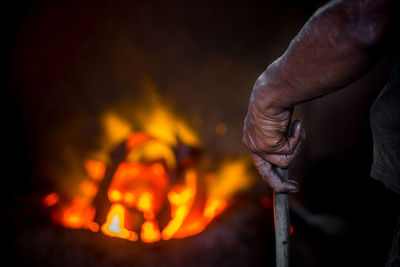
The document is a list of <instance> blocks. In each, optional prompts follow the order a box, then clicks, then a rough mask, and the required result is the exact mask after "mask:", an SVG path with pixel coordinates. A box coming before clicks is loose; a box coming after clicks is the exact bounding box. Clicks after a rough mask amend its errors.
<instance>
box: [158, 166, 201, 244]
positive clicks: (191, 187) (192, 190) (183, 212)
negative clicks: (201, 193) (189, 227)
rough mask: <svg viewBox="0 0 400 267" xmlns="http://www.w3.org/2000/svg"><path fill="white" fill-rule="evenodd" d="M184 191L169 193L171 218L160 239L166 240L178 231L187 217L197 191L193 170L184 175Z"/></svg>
mask: <svg viewBox="0 0 400 267" xmlns="http://www.w3.org/2000/svg"><path fill="white" fill-rule="evenodd" d="M185 182H186V184H185V187H186V188H185V189H184V190H182V191H181V192H174V191H171V192H170V193H168V200H169V201H170V203H171V217H172V219H171V220H170V221H169V222H168V224H167V226H166V227H165V228H164V229H163V230H162V232H161V236H162V239H164V240H168V239H170V238H172V237H173V236H174V234H175V233H176V232H177V231H178V230H179V228H180V227H181V225H182V223H183V221H184V220H185V218H186V216H187V215H188V213H189V211H190V209H191V207H192V205H193V200H194V197H195V195H196V191H197V185H196V183H197V175H196V172H195V171H194V170H188V171H187V172H186V175H185Z"/></svg>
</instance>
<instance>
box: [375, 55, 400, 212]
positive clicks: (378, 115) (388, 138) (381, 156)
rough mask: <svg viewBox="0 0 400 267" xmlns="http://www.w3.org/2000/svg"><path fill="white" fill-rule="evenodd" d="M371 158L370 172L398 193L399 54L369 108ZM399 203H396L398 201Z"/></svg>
mask: <svg viewBox="0 0 400 267" xmlns="http://www.w3.org/2000/svg"><path fill="white" fill-rule="evenodd" d="M371 128H372V136H373V142H374V161H373V165H372V168H371V176H372V177H373V178H375V179H377V180H380V181H382V182H383V183H384V184H385V186H386V187H387V188H389V189H390V190H392V191H394V192H396V193H398V194H400V55H399V52H397V55H396V58H395V61H394V66H393V69H392V72H391V74H390V77H389V81H388V83H387V84H386V86H385V87H384V89H383V90H382V92H381V93H380V94H379V96H378V98H377V99H376V100H375V103H374V104H373V106H372V108H371ZM399 205H400V204H399Z"/></svg>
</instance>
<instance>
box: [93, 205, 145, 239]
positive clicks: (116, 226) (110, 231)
mask: <svg viewBox="0 0 400 267" xmlns="http://www.w3.org/2000/svg"><path fill="white" fill-rule="evenodd" d="M125 213H126V211H125V208H124V207H123V206H122V205H120V204H114V205H112V206H111V208H110V212H109V213H108V215H107V221H106V222H105V224H103V225H102V226H101V231H102V232H103V233H104V234H106V235H108V236H112V237H120V238H124V239H128V240H130V241H136V240H137V239H138V235H137V234H136V233H135V232H133V231H129V230H128V229H126V228H125V225H124V223H125Z"/></svg>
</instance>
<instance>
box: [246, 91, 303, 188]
mask: <svg viewBox="0 0 400 267" xmlns="http://www.w3.org/2000/svg"><path fill="white" fill-rule="evenodd" d="M260 86H265V84H264V83H256V85H255V88H254V90H253V95H252V97H251V99H250V103H249V109H248V113H247V116H246V119H245V122H244V128H243V143H244V145H245V146H246V147H247V148H248V149H249V150H250V151H251V153H252V157H253V161H254V165H255V166H256V168H257V170H258V171H259V173H260V174H261V175H262V176H263V179H264V180H265V181H266V182H267V183H268V184H269V185H270V186H271V187H272V188H273V189H274V190H275V191H276V192H296V191H298V190H299V186H298V184H297V183H296V182H294V181H291V180H288V181H284V180H283V179H282V177H280V176H279V174H278V173H277V172H276V171H275V168H274V166H278V167H281V168H287V167H288V166H289V164H290V163H291V162H292V161H293V160H294V159H295V158H296V156H297V155H298V153H299V151H300V149H301V146H302V144H303V143H304V139H305V131H304V129H303V128H302V121H301V120H300V119H299V120H296V121H295V122H294V123H293V124H292V125H290V119H291V116H292V112H293V108H292V107H289V108H279V109H277V108H268V107H266V106H265V103H267V102H268V101H265V99H260V98H264V97H268V96H266V95H265V93H263V94H262V97H257V96H256V95H257V92H259V91H261V90H262V89H263V88H259V87H260ZM263 91H264V92H265V90H263ZM258 101H260V102H263V104H262V105H260V103H258ZM260 106H263V107H264V108H263V109H262V110H260V108H259V107H260Z"/></svg>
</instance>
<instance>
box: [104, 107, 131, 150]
mask: <svg viewBox="0 0 400 267" xmlns="http://www.w3.org/2000/svg"><path fill="white" fill-rule="evenodd" d="M101 122H102V125H103V129H104V134H105V138H106V140H105V144H103V145H104V146H106V147H107V148H108V147H110V146H114V145H115V144H117V143H120V142H122V141H123V140H125V138H127V137H128V136H129V134H130V133H131V132H132V127H131V125H130V124H129V123H128V122H127V121H125V120H123V119H122V118H121V117H120V116H118V115H117V114H116V113H114V112H112V111H107V112H105V113H104V114H103V116H102V118H101Z"/></svg>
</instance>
